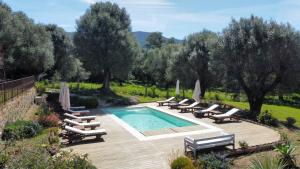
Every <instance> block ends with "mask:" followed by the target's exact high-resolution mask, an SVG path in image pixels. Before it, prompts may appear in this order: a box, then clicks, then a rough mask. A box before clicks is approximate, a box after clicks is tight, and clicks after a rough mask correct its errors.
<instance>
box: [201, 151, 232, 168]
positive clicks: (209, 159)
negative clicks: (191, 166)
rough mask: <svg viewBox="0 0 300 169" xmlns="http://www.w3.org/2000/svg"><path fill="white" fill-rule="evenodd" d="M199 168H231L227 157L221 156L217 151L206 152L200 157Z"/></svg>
mask: <svg viewBox="0 0 300 169" xmlns="http://www.w3.org/2000/svg"><path fill="white" fill-rule="evenodd" d="M197 162H198V166H199V168H203V169H229V164H228V162H227V161H226V159H225V158H221V159H220V158H219V157H217V155H216V154H215V153H210V154H205V155H203V156H201V157H200V158H199V159H198V161H197Z"/></svg>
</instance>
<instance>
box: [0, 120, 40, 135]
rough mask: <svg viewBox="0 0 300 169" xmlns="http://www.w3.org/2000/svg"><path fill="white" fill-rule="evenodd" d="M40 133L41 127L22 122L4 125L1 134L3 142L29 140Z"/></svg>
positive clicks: (32, 123)
mask: <svg viewBox="0 0 300 169" xmlns="http://www.w3.org/2000/svg"><path fill="white" fill-rule="evenodd" d="M41 131H42V127H41V126H40V125H39V124H38V123H37V122H32V121H22V120H18V121H16V122H9V123H6V124H5V126H4V129H3V133H2V139H3V140H19V139H23V138H31V137H34V136H36V135H37V134H39V133H40V132H41Z"/></svg>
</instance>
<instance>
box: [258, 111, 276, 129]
mask: <svg viewBox="0 0 300 169" xmlns="http://www.w3.org/2000/svg"><path fill="white" fill-rule="evenodd" d="M258 121H259V122H260V123H263V124H266V125H269V126H278V120H277V119H276V118H275V117H273V116H272V115H271V114H270V113H269V112H268V111H265V112H262V113H260V115H259V116H258Z"/></svg>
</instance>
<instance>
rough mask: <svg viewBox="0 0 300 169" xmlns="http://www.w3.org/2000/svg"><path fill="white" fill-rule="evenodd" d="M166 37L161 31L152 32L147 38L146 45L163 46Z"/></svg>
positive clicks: (150, 47)
mask: <svg viewBox="0 0 300 169" xmlns="http://www.w3.org/2000/svg"><path fill="white" fill-rule="evenodd" d="M163 43H164V39H163V36H162V33H161V32H152V33H150V34H149V36H148V37H147V38H146V44H145V47H146V48H148V49H154V48H161V47H162V46H163Z"/></svg>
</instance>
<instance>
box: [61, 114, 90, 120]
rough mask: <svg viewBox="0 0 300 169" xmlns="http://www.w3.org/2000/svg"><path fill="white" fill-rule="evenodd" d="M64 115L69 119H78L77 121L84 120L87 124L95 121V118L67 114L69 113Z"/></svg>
mask: <svg viewBox="0 0 300 169" xmlns="http://www.w3.org/2000/svg"><path fill="white" fill-rule="evenodd" d="M64 115H65V116H66V117H68V118H71V119H78V120H81V121H84V120H85V121H87V122H90V121H92V120H95V119H96V116H74V115H73V114H69V113H65V114H64Z"/></svg>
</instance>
